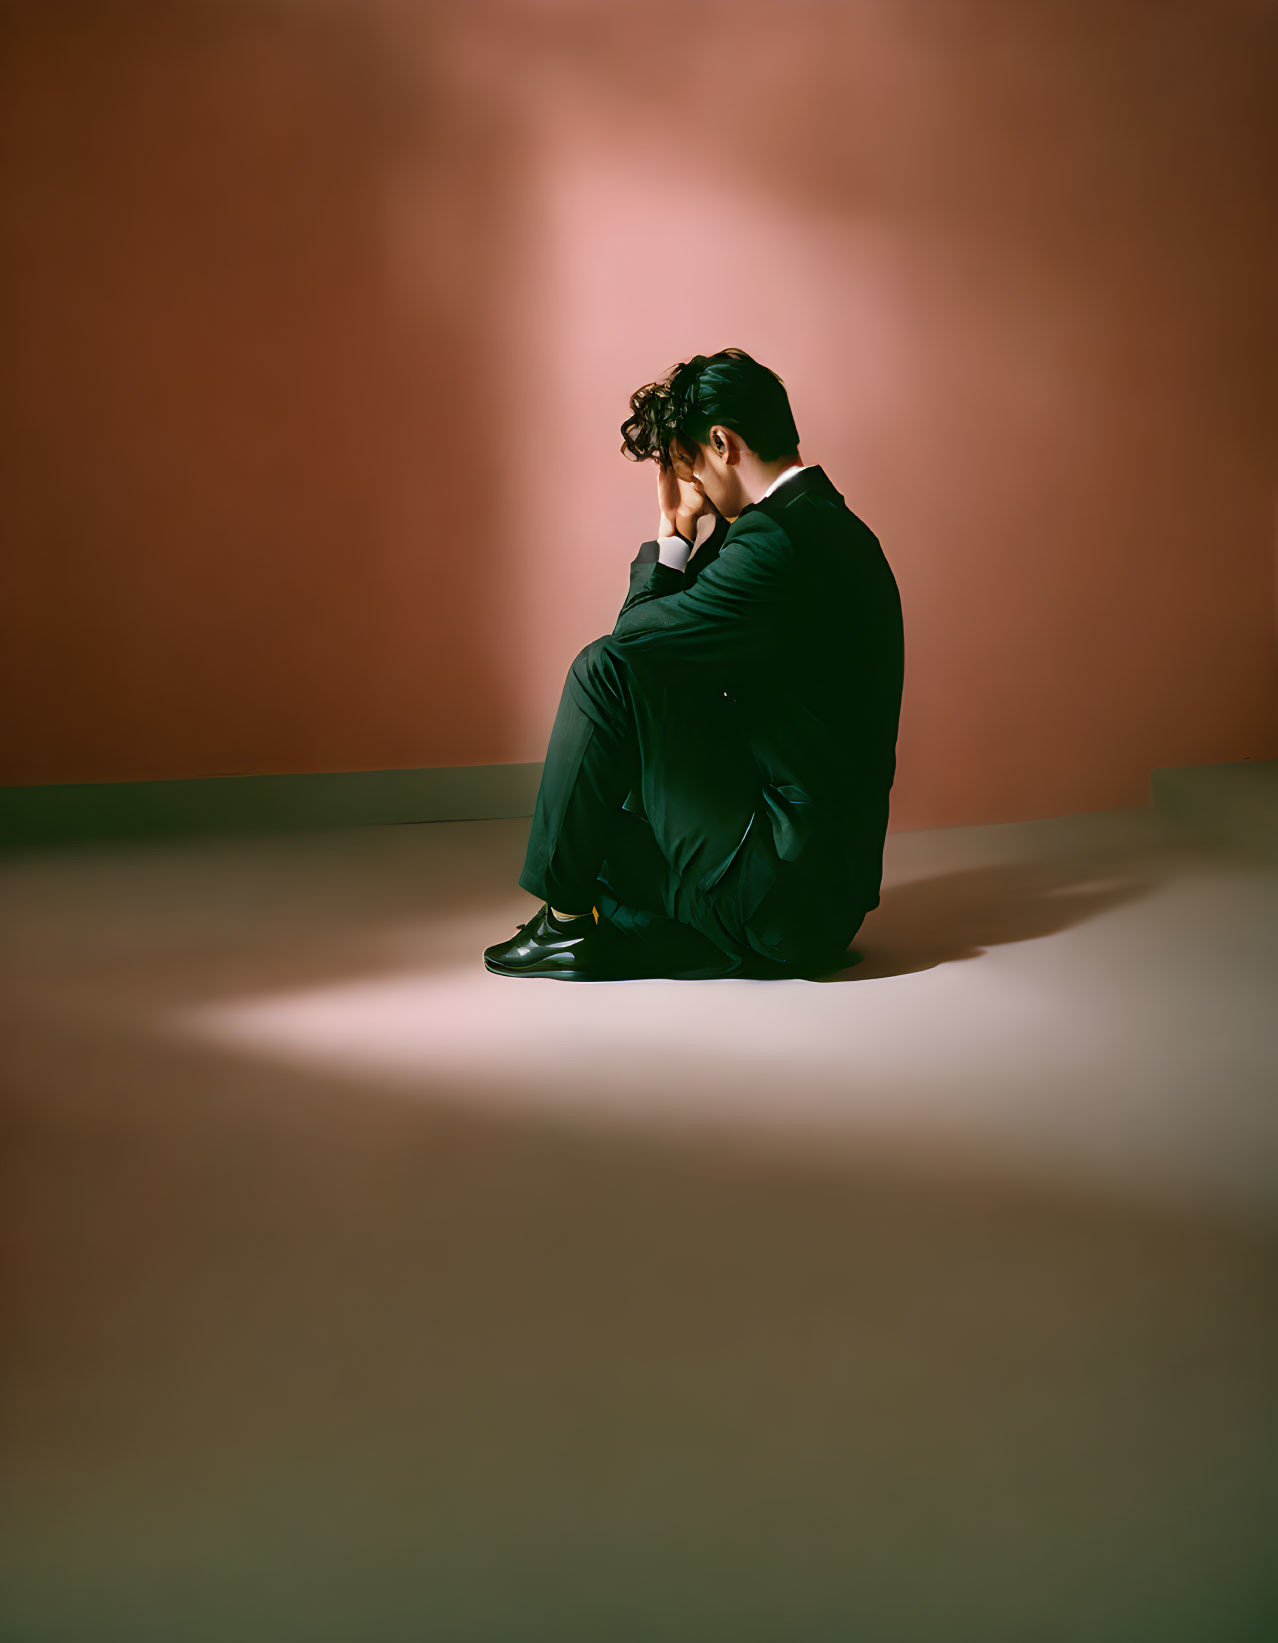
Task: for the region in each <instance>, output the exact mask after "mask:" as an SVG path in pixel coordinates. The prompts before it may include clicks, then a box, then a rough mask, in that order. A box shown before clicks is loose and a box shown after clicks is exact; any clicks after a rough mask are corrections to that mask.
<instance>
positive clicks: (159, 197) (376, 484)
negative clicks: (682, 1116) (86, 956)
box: [0, 0, 1278, 829]
mask: <svg viewBox="0 0 1278 1643" xmlns="http://www.w3.org/2000/svg"><path fill="white" fill-rule="evenodd" d="M0 18H2V20H3V27H4V32H5V40H4V51H3V56H2V58H0V138H2V142H3V151H2V152H3V162H2V163H3V176H2V177H0V185H2V186H0V197H3V199H4V202H5V209H4V225H3V232H4V235H5V244H4V246H3V248H2V249H3V258H2V263H3V272H2V273H0V280H2V281H3V287H2V291H0V295H2V297H3V325H4V336H3V339H2V340H3V352H4V357H5V359H6V361H7V364H6V367H5V377H6V391H5V393H4V396H3V405H2V407H0V418H2V419H3V420H2V425H0V461H2V462H3V473H2V474H0V490H2V495H3V503H2V506H3V515H4V522H5V538H6V555H5V567H4V573H3V574H4V584H5V585H4V589H3V617H2V618H0V619H2V620H3V624H4V631H3V633H0V657H2V663H0V665H2V667H3V677H2V678H0V697H2V699H3V703H4V708H3V711H4V715H5V722H4V724H3V726H2V727H0V746H2V749H3V765H2V767H0V781H4V782H7V783H34V782H71V781H110V780H126V779H131V778H159V777H176V776H197V775H212V774H221V773H230V772H265V771H280V772H282V771H317V770H353V769H375V768H382V767H399V766H432V765H467V764H486V763H490V762H505V761H523V760H536V759H539V758H541V756H542V754H543V752H544V748H545V741H546V736H547V734H548V732H549V729H550V724H551V720H552V717H553V713H554V707H555V703H556V701H557V698H558V692H559V688H560V685H561V683H562V680H563V676H564V672H565V670H566V668H567V665H568V663H569V662H570V660H571V659H572V657H573V655H574V654H575V653H576V652H577V651H578V650H579V649H580V648H581V647H582V645H584V644H585V643H586V642H587V641H588V640H589V639H591V638H594V637H595V636H596V635H598V634H600V633H605V632H607V631H608V630H609V629H610V628H611V626H612V623H613V621H614V619H615V616H616V613H617V609H618V607H619V606H620V604H621V601H622V598H623V597H624V594H625V590H626V587H627V582H628V564H629V560H630V559H631V557H632V556H633V554H634V551H635V547H636V545H637V543H638V542H639V540H641V539H642V538H643V537H645V536H648V535H650V534H652V530H653V526H654V519H655V503H654V490H655V475H654V474H653V472H652V470H651V469H650V468H648V467H646V466H645V467H636V466H634V465H633V464H631V463H629V462H627V461H626V460H625V459H624V458H623V457H622V456H621V454H620V449H619V446H620V432H619V426H620V423H621V421H622V419H623V417H624V416H625V415H626V413H627V398H628V395H629V394H630V392H631V391H632V389H634V388H635V387H637V386H639V385H640V384H641V383H643V382H645V381H647V380H649V379H651V378H652V377H654V376H657V375H658V374H661V373H663V372H664V371H665V370H666V369H668V367H669V366H670V365H672V364H673V363H674V362H675V361H677V360H680V359H683V358H686V357H687V356H688V355H690V354H692V353H695V352H697V351H705V352H712V351H714V350H715V349H718V348H722V347H725V346H728V345H736V346H741V347H745V348H747V349H749V351H750V352H752V353H754V354H755V355H756V356H757V357H759V358H760V359H762V360H763V361H764V362H765V363H767V364H769V365H771V366H773V368H774V369H776V370H778V371H779V372H780V374H781V375H782V376H783V377H784V378H785V380H786V383H787V386H788V387H789V389H790V393H791V398H792V402H793V405H794V409H795V413H796V417H797V420H798V423H799V427H800V430H801V434H802V441H801V447H800V448H801V451H802V454H803V457H804V459H805V460H806V461H809V462H820V463H821V464H822V465H823V466H824V467H825V469H826V471H827V472H828V473H829V475H830V477H831V478H832V479H833V481H834V483H835V484H836V485H837V486H838V487H839V489H840V490H841V491H842V492H843V493H844V495H845V496H846V498H847V501H848V503H849V505H850V506H851V507H852V508H853V509H854V510H855V511H856V512H857V513H859V514H860V515H861V516H862V517H863V518H864V519H865V520H866V521H867V522H868V523H869V524H870V525H871V526H872V528H873V529H874V530H875V531H876V532H877V533H878V534H879V536H880V538H881V539H882V541H883V544H884V548H885V550H886V552H887V554H888V557H889V559H890V561H891V563H892V565H893V568H894V569H895V572H896V575H897V580H898V582H899V584H900V587H901V593H902V599H903V603H904V607H905V622H906V645H907V659H906V660H907V672H906V694H905V702H904V709H903V715H902V725H901V737H900V742H899V746H898V759H899V765H898V777H897V782H896V786H895V788H894V790H893V828H894V829H900V828H911V827H924V826H936V825H943V824H948V823H961V822H978V821H995V820H1012V819H1022V818H1030V817H1036V816H1046V815H1052V814H1061V813H1067V812H1071V811H1079V810H1093V809H1100V808H1104V807H1108V806H1111V805H1137V804H1140V803H1142V802H1143V801H1144V799H1145V797H1146V794H1147V790H1148V776H1149V771H1150V770H1151V769H1152V768H1154V767H1157V766H1164V765H1181V764H1195V763H1200V762H1209V761H1215V760H1231V759H1243V758H1257V759H1259V758H1267V757H1273V756H1275V754H1276V753H1278V721H1276V718H1275V680H1276V674H1278V656H1276V644H1275V581H1274V578H1275V560H1274V496H1275V492H1274V454H1275V450H1278V438H1276V435H1278V403H1276V397H1275V381H1276V378H1275V371H1274V311H1273V307H1272V303H1271V279H1272V273H1273V259H1272V244H1271V242H1270V241H1269V240H1268V239H1267V238H1266V234H1267V233H1268V232H1269V228H1268V225H1269V206H1270V201H1271V199H1272V196H1273V187H1274V180H1275V179H1274V177H1273V175H1272V170H1269V171H1267V170H1266V167H1267V166H1268V165H1270V164H1271V161H1270V156H1271V154H1272V147H1271V140H1272V136H1273V130H1272V118H1271V116H1270V114H1269V112H1268V111H1270V110H1272V109H1273V108H1274V107H1275V106H1278V98H1276V97H1275V89H1276V88H1275V86H1274V83H1273V72H1272V65H1273V62H1274V52H1273V48H1274V42H1275V14H1274V12H1273V10H1272V9H1271V8H1266V7H1264V6H1262V5H1260V4H1251V3H1245V0H1233V3H1230V4H1223V3H1219V0H1217V3H1208V0H1203V3H1202V4H1199V5H1183V4H1173V3H1167V4H1161V5H1146V4H1138V3H1135V0H1133V3H1130V4H1123V3H1119V0H1104V3H1101V0H1068V3H1066V0H1046V3H1044V0H1040V3H1037V4H1035V5H1030V6H1027V5H1023V4H1017V3H1015V0H1007V3H1005V4H994V3H991V0H982V3H976V0H972V3H968V0H957V3H953V4H936V3H935V0H868V3H860V4H858V3H838V0H828V3H825V4H816V5H808V6H804V5H801V4H794V3H791V4H790V5H787V6H786V7H785V8H781V7H777V6H773V5H764V4H755V5H751V4H742V3H733V4H726V5H718V4H715V3H713V0H711V3H706V4H702V5H699V6H696V7H691V8H690V7H687V6H684V5H673V6H668V7H667V6H663V5H661V4H654V5H649V6H645V7H644V8H642V9H641V10H639V9H636V8H632V7H627V6H620V5H613V4H608V3H597V4H574V5H565V4H555V3H553V0H544V3H542V0H539V3H522V4H514V3H511V4H508V5H504V6H498V5H493V4H488V3H484V0H467V3H466V4H440V5H428V4H420V3H419V4H411V3H408V0H401V3H393V0H308V3H305V4H303V3H299V0H292V3H286V0H275V3H270V0H238V3H231V0H209V3H202V4H194V3H192V4H187V5H182V4H177V3H174V0H113V3H112V4H111V5H109V6H106V5H102V4H101V3H100V0H59V3H58V4H57V5H49V4H47V3H46V0H26V3H13V0H5V3H4V4H3V9H2V10H0Z"/></svg>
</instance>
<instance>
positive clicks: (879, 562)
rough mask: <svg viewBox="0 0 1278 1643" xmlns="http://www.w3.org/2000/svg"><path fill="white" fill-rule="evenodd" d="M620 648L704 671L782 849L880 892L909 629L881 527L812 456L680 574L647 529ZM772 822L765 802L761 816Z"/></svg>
mask: <svg viewBox="0 0 1278 1643" xmlns="http://www.w3.org/2000/svg"><path fill="white" fill-rule="evenodd" d="M613 637H614V638H615V639H618V640H620V641H621V642H622V647H623V650H624V651H625V652H628V653H630V654H632V655H635V656H644V657H649V658H657V659H660V660H661V661H662V662H668V663H669V664H671V665H679V666H683V667H691V668H693V669H696V670H698V672H699V673H703V674H704V676H705V678H706V681H707V684H708V685H710V686H712V687H714V688H716V689H718V690H721V691H722V692H723V693H726V695H727V696H728V697H729V699H730V701H731V702H733V703H734V704H735V708H736V717H737V718H738V720H739V722H740V725H741V728H742V731H743V733H744V735H745V736H746V737H747V739H748V741H749V745H750V747H751V749H752V751H753V754H754V757H755V761H756V763H757V765H758V769H759V779H760V803H761V806H763V807H765V808H766V811H767V814H768V816H769V818H770V820H771V824H772V832H773V837H774V840H775V845H776V851H777V855H778V858H779V859H780V860H783V861H792V860H796V859H798V858H799V857H800V856H803V855H806V856H807V858H808V859H809V862H810V863H813V864H815V865H816V866H817V867H818V868H819V872H820V874H821V880H822V882H823V883H826V882H828V883H829V887H830V890H831V893H833V894H838V895H840V896H846V897H847V899H848V901H849V903H852V902H855V903H856V904H857V905H858V906H859V907H862V908H864V909H865V910H867V911H868V910H869V909H870V908H872V907H877V906H878V903H879V887H880V884H881V881H882V876H883V841H884V838H885V836H886V833H887V824H888V793H889V790H890V788H891V786H892V782H893V779H894V777H895V774H896V737H897V727H898V723H899V720H900V711H901V693H902V686H903V683H904V672H905V640H904V629H903V623H902V615H901V600H900V594H899V592H898V589H897V585H896V578H895V577H894V576H893V574H892V570H891V567H890V566H889V565H888V562H887V560H886V558H885V557H884V555H883V550H882V548H881V546H880V544H879V540H878V537H877V536H875V534H874V532H873V531H872V530H871V529H870V528H869V526H868V525H866V524H865V522H864V521H863V520H861V519H859V518H858V517H857V515H856V514H855V513H853V512H852V510H851V509H850V508H849V507H848V506H847V504H846V502H845V501H844V500H843V496H842V493H841V492H839V491H837V490H836V489H835V487H834V485H833V484H832V483H831V481H830V479H829V478H828V477H827V475H826V473H825V470H824V469H823V468H822V467H821V466H820V465H819V464H815V463H814V464H809V465H808V466H807V467H805V468H804V469H803V470H802V472H800V473H798V474H794V475H792V476H791V477H790V478H789V479H787V480H786V481H785V482H784V483H783V484H781V485H779V486H778V487H777V489H776V490H775V491H774V492H773V493H772V494H771V495H770V496H766V497H765V498H764V499H763V501H762V502H757V503H755V502H752V503H750V504H748V505H747V506H746V507H745V508H744V509H743V510H742V511H741V513H740V514H739V515H738V516H737V518H736V519H735V520H734V521H733V522H732V524H731V525H728V523H727V521H726V520H724V519H722V518H720V519H719V521H718V522H717V523H716V525H715V528H714V531H713V532H712V534H711V535H710V536H709V537H708V538H707V539H706V541H705V542H703V543H702V545H701V546H700V547H699V548H698V549H697V550H696V552H695V553H694V554H693V555H692V557H691V558H690V559H689V561H688V566H687V569H686V570H682V571H678V570H675V569H673V568H672V567H671V566H669V565H663V564H661V563H660V562H659V560H658V559H657V542H656V541H655V539H654V540H651V541H648V542H645V543H643V544H642V546H641V547H640V549H639V552H638V554H637V555H636V557H635V559H634V561H633V562H632V564H631V567H630V592H629V594H628V596H627V598H626V601H625V603H624V604H623V605H622V607H621V613H620V615H619V616H618V618H617V622H616V625H615V627H614V628H613ZM762 820H763V817H762V815H761V816H760V821H762Z"/></svg>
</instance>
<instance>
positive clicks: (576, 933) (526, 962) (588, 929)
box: [484, 903, 615, 981]
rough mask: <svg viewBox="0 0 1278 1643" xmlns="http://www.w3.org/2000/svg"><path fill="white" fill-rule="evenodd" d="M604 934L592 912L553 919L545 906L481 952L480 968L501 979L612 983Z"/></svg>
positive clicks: (609, 958)
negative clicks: (511, 933) (500, 976)
mask: <svg viewBox="0 0 1278 1643" xmlns="http://www.w3.org/2000/svg"><path fill="white" fill-rule="evenodd" d="M610 945H611V944H610V943H609V942H608V939H607V932H606V931H605V932H603V933H602V934H601V932H600V928H599V925H598V923H597V922H596V914H595V912H594V910H593V908H592V909H591V911H590V912H589V913H586V914H584V915H583V916H582V917H581V918H573V919H564V920H563V921H562V922H561V921H560V920H559V919H557V918H555V917H554V916H553V915H552V914H551V911H550V908H549V906H548V905H546V904H545V903H543V904H542V906H541V907H539V908H538V910H537V911H536V913H534V914H533V916H532V918H530V919H529V920H528V921H527V922H526V923H524V924H521V925H520V926H519V927H518V929H516V931H515V933H514V935H513V936H511V937H510V938H509V940H507V941H499V942H498V943H497V944H496V946H494V947H485V948H484V967H485V968H486V969H489V970H492V971H494V972H495V973H496V974H497V975H502V976H556V977H557V978H558V979H559V980H560V981H611V980H614V979H615V976H614V974H613V964H612V962H611V958H612V955H611V952H610V950H609V949H610Z"/></svg>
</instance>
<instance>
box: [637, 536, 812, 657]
mask: <svg viewBox="0 0 1278 1643" xmlns="http://www.w3.org/2000/svg"><path fill="white" fill-rule="evenodd" d="M738 523H739V528H738V527H737V526H734V527H733V529H732V530H730V531H729V532H728V533H727V535H726V536H724V537H723V539H722V546H721V548H720V549H719V551H718V553H717V555H716V556H715V558H714V559H713V560H712V561H711V562H710V563H709V564H707V565H705V566H704V568H703V569H702V570H701V571H700V572H699V573H698V575H697V577H696V579H695V580H694V581H693V582H692V583H691V584H690V585H689V584H688V581H687V576H686V574H685V572H683V571H678V570H674V569H672V568H671V567H670V566H669V565H663V564H661V563H660V561H656V562H653V561H652V560H651V559H650V560H649V561H648V562H647V563H646V564H643V565H642V566H641V565H640V564H639V562H638V561H636V562H635V564H634V565H632V567H631V587H630V595H629V597H628V598H627V600H626V602H625V604H624V605H623V606H622V608H621V614H620V615H619V616H618V618H617V621H616V625H615V626H614V628H613V630H612V633H613V637H614V638H615V639H619V640H621V642H622V644H623V645H624V647H625V648H626V649H627V650H629V651H631V652H633V653H635V654H637V655H645V656H646V655H652V656H659V657H661V658H662V659H664V660H668V661H670V662H678V663H685V664H692V665H694V666H695V665H698V664H705V665H707V666H716V667H722V666H725V665H731V664H733V663H740V662H743V661H748V660H749V659H750V658H751V657H754V656H757V655H758V654H759V653H760V652H761V651H763V650H765V649H766V648H767V647H768V646H769V645H771V644H772V643H773V642H774V641H775V638H776V635H777V632H778V629H779V623H780V619H781V613H782V610H783V608H784V606H785V604H786V603H787V602H788V601H789V600H791V599H792V598H793V597H794V583H793V571H794V559H793V553H794V550H793V547H792V544H791V542H790V539H789V537H788V536H787V534H786V532H785V530H784V529H783V528H782V527H781V526H780V525H778V524H777V523H776V522H775V521H774V520H773V519H771V518H770V517H769V516H768V515H767V514H766V513H764V512H762V511H761V510H754V511H753V512H752V513H751V515H750V518H749V520H748V521H746V522H744V523H742V522H738ZM645 546H647V544H645ZM641 552H642V550H641Z"/></svg>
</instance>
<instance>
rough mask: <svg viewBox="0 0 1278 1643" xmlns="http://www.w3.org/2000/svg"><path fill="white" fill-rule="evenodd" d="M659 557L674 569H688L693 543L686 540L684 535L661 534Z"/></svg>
mask: <svg viewBox="0 0 1278 1643" xmlns="http://www.w3.org/2000/svg"><path fill="white" fill-rule="evenodd" d="M657 558H658V559H659V560H660V561H661V563H662V564H663V565H669V566H670V568H671V569H672V570H686V569H687V568H688V561H689V559H691V558H692V543H691V542H685V541H684V539H683V537H682V536H659V537H658V538H657Z"/></svg>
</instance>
